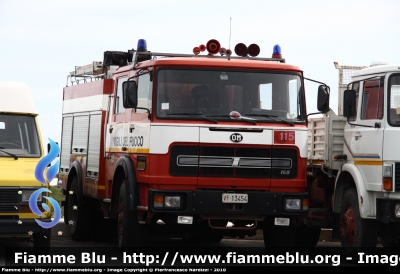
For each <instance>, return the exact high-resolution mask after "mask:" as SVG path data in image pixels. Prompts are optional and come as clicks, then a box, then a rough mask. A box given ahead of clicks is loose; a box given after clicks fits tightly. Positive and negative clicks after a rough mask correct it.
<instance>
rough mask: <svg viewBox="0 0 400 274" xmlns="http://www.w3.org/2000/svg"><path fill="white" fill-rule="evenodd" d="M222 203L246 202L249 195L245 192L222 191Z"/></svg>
mask: <svg viewBox="0 0 400 274" xmlns="http://www.w3.org/2000/svg"><path fill="white" fill-rule="evenodd" d="M222 202H223V203H234V204H247V203H248V202H249V197H248V195H247V194H240V193H222Z"/></svg>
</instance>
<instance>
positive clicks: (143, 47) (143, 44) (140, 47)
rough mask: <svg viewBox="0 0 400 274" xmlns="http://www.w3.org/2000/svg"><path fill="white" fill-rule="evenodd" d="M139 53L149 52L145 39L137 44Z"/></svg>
mask: <svg viewBox="0 0 400 274" xmlns="http://www.w3.org/2000/svg"><path fill="white" fill-rule="evenodd" d="M137 50H138V51H147V43H146V40H144V39H139V40H138V44H137Z"/></svg>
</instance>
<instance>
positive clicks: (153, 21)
mask: <svg viewBox="0 0 400 274" xmlns="http://www.w3.org/2000/svg"><path fill="white" fill-rule="evenodd" d="M399 12H400V1H398V0H379V1H377V0H375V1H371V0H323V1H321V0H302V1H298V0H279V1H271V0H253V1H249V2H247V1H243V0H239V1H237V0H231V1H209V0H203V1H196V2H194V1H187V0H152V1H137V0H114V1H104V0H57V1H54V0H0V60H1V61H0V81H13V82H23V83H26V84H27V85H28V86H29V87H30V89H31V91H32V94H33V99H34V102H35V106H36V110H37V112H38V114H39V122H40V127H41V130H42V137H43V143H44V144H45V147H47V143H48V139H52V140H53V141H55V142H58V143H59V144H60V141H61V122H62V93H63V88H64V87H65V86H66V84H67V75H68V74H69V72H71V71H73V70H74V69H75V66H82V65H86V64H90V63H92V62H93V61H103V54H104V51H108V50H110V51H127V50H129V49H136V47H137V41H138V39H146V41H147V48H148V50H150V51H154V52H169V53H188V54H191V53H192V50H193V47H195V46H199V45H200V44H206V43H207V41H208V40H210V39H217V40H218V41H219V42H220V43H221V46H222V47H225V48H231V49H232V51H233V49H234V47H235V45H236V44H237V43H244V44H246V45H250V44H252V43H255V44H258V45H259V47H260V49H261V51H260V54H259V56H258V57H271V55H272V50H273V46H274V45H275V44H279V45H280V46H281V49H282V57H283V58H284V59H285V60H286V63H289V64H292V65H296V66H298V67H299V68H300V69H301V70H303V71H304V76H305V77H307V78H311V79H313V80H316V81H319V82H323V83H325V84H327V85H328V86H329V87H330V91H331V99H330V107H331V108H332V109H333V110H334V111H335V112H337V107H338V98H337V97H338V92H337V91H338V70H337V69H336V68H335V66H334V64H333V62H338V63H339V65H346V66H369V65H370V64H371V63H372V62H374V61H385V62H390V63H400V54H399V49H400V28H399V27H398V26H399ZM305 88H306V97H307V111H308V113H312V112H316V111H317V110H316V95H317V89H318V84H316V83H313V82H309V81H308V82H305ZM0 100H1V98H0Z"/></svg>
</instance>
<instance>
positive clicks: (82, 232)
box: [68, 175, 93, 241]
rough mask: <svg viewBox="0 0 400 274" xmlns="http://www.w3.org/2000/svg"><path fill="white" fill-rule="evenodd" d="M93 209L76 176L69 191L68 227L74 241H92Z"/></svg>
mask: <svg viewBox="0 0 400 274" xmlns="http://www.w3.org/2000/svg"><path fill="white" fill-rule="evenodd" d="M71 191H72V193H71ZM92 207H93V206H92V203H90V202H89V201H88V200H87V199H84V197H83V194H82V192H81V190H80V189H79V186H78V177H77V176H76V175H75V176H74V178H73V179H72V182H71V186H70V187H69V190H68V226H69V230H70V234H71V239H72V240H74V241H87V240H90V238H91V236H90V233H93V231H92V228H93V217H92V216H93V214H92V212H91V211H92ZM70 222H71V223H70Z"/></svg>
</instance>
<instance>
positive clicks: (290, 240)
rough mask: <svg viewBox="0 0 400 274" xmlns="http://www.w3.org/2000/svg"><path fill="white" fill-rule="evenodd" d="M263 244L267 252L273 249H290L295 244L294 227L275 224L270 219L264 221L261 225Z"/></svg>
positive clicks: (273, 250)
mask: <svg viewBox="0 0 400 274" xmlns="http://www.w3.org/2000/svg"><path fill="white" fill-rule="evenodd" d="M263 238H264V246H265V248H266V250H267V251H268V252H270V251H272V252H275V251H277V250H275V249H277V248H278V249H281V250H285V251H290V250H292V249H293V247H294V246H295V239H296V227H295V226H293V225H291V226H277V225H274V223H273V222H272V221H270V222H266V223H264V227H263Z"/></svg>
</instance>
